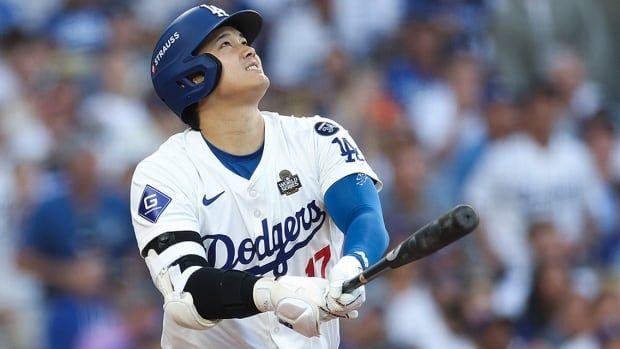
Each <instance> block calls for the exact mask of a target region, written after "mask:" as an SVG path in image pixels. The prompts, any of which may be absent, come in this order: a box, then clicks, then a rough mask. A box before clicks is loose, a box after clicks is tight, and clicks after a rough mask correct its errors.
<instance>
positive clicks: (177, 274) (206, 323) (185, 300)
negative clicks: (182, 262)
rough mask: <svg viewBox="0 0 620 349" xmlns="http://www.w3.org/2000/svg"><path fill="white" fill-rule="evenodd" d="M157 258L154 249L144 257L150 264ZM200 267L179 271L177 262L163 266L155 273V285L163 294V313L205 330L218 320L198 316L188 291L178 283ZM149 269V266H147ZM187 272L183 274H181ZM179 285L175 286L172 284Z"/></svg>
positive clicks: (176, 321) (182, 323) (197, 328)
mask: <svg viewBox="0 0 620 349" xmlns="http://www.w3.org/2000/svg"><path fill="white" fill-rule="evenodd" d="M156 258H157V253H156V252H155V251H154V250H150V251H149V252H148V255H147V257H146V258H145V260H146V264H147V265H150V264H151V263H150V262H152V261H153V260H154V259H156ZM199 268H200V267H191V268H190V269H192V270H189V269H188V270H186V271H185V272H184V273H182V272H181V268H180V267H179V265H178V264H176V265H173V266H172V267H169V268H164V269H163V270H161V271H160V272H159V273H158V274H157V275H155V280H154V281H155V286H157V288H158V289H159V291H160V292H161V293H162V295H163V296H164V313H165V314H166V316H170V317H171V318H172V320H173V321H174V322H175V323H177V324H178V325H180V326H183V327H187V328H191V329H194V330H206V329H209V328H211V327H213V326H215V325H216V324H217V322H218V321H219V320H207V319H205V318H203V317H202V316H200V314H199V313H198V310H197V309H196V306H195V305H194V299H193V297H192V295H191V293H189V292H185V291H184V290H183V287H181V286H180V284H184V283H185V282H186V280H187V278H188V277H189V276H190V275H191V274H192V273H193V272H195V271H196V270H198V269H199ZM149 269H150V266H149ZM185 273H187V274H189V275H186V276H184V275H183V274H185ZM175 284H177V285H179V286H178V287H175V286H174V285H175Z"/></svg>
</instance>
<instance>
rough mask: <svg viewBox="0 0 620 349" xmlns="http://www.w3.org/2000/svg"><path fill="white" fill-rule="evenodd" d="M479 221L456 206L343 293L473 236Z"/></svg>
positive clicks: (346, 285) (348, 284)
mask: <svg viewBox="0 0 620 349" xmlns="http://www.w3.org/2000/svg"><path fill="white" fill-rule="evenodd" d="M478 221H479V218H478V214H477V213H476V211H475V210H474V209H473V208H472V207H471V206H469V205H458V206H456V207H455V208H453V209H452V210H450V211H449V212H447V213H445V214H443V215H442V216H440V217H439V218H437V219H435V220H433V221H432V222H430V223H428V224H426V225H425V226H423V227H422V228H420V229H418V230H417V231H415V232H414V233H413V234H411V235H410V236H409V237H408V238H407V239H405V240H404V241H403V242H401V243H400V244H398V246H396V247H395V248H394V249H392V250H391V251H390V252H388V253H387V254H386V255H385V256H384V257H383V258H381V260H380V261H378V262H377V263H375V264H373V265H371V266H370V267H368V268H367V269H366V270H364V271H363V272H361V273H360V274H359V275H357V276H356V277H354V278H352V279H350V280H347V281H345V282H344V284H343V285H342V292H343V293H347V292H349V291H351V290H353V289H355V288H357V287H360V286H361V285H364V284H366V283H368V282H369V281H370V280H373V279H374V278H376V277H377V276H379V275H381V274H382V273H383V272H385V271H386V270H388V269H396V268H398V267H401V266H403V265H405V264H408V263H411V262H413V261H416V260H418V259H420V258H423V257H426V256H428V255H430V254H432V253H433V252H435V251H437V250H439V249H441V248H443V247H446V246H448V245H449V244H451V243H453V242H454V241H456V240H458V239H460V238H462V237H463V236H465V235H467V234H469V233H471V232H472V231H473V230H474V229H475V228H476V226H478Z"/></svg>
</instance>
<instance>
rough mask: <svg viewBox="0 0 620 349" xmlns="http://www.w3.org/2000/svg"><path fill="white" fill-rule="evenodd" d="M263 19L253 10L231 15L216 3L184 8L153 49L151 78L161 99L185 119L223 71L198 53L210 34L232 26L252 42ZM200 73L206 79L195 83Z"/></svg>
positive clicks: (215, 83) (213, 60) (219, 66)
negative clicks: (185, 9) (191, 108)
mask: <svg viewBox="0 0 620 349" xmlns="http://www.w3.org/2000/svg"><path fill="white" fill-rule="evenodd" d="M262 22H263V20H262V18H261V16H260V15H259V14H258V13H257V12H255V11H251V10H245V11H239V12H236V13H233V14H232V15H228V13H226V12H225V11H224V10H222V9H220V8H218V7H216V6H212V5H200V6H196V7H193V8H191V9H189V10H187V11H185V12H184V13H183V14H181V15H180V16H179V17H177V18H176V19H175V20H174V21H173V22H172V23H171V24H170V25H169V26H168V28H166V30H165V31H164V33H163V34H162V36H161V37H160V38H159V40H158V41H157V45H156V46H155V50H154V51H153V56H152V58H151V80H152V81H153V86H154V87H155V92H156V93H157V95H158V96H159V98H161V100H162V101H164V103H166V105H167V106H168V107H169V108H170V109H172V111H173V112H174V113H175V114H176V115H178V116H179V117H180V118H181V119H182V120H183V121H186V117H187V115H185V113H186V112H187V111H188V107H190V106H192V105H194V104H196V103H197V102H198V101H199V100H201V99H202V98H204V97H206V96H208V95H209V94H210V93H211V92H212V91H213V90H214V89H215V87H216V86H217V83H218V81H219V79H220V74H221V72H222V65H221V63H220V62H219V60H218V59H217V58H215V56H213V55H211V54H197V50H198V49H199V48H200V46H201V45H202V44H203V42H204V41H205V40H206V38H207V36H208V35H209V34H210V33H211V32H213V31H214V30H215V29H217V28H220V27H223V26H231V27H233V28H236V29H237V30H239V31H240V32H241V33H242V34H243V36H245V38H246V40H247V41H248V44H252V42H253V41H254V39H256V36H257V35H258V33H259V31H260V28H261V25H262ZM199 74H202V75H203V76H204V81H202V82H200V83H194V82H193V81H192V77H193V76H196V75H199ZM186 122H187V121H186Z"/></svg>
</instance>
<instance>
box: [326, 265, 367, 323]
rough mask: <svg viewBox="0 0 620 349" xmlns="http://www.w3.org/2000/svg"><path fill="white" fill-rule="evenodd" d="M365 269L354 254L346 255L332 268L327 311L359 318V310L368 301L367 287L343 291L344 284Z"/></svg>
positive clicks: (327, 295) (336, 314) (327, 296)
mask: <svg viewBox="0 0 620 349" xmlns="http://www.w3.org/2000/svg"><path fill="white" fill-rule="evenodd" d="M362 271H363V268H362V264H361V263H360V262H359V260H358V259H357V258H355V257H353V256H344V257H342V258H341V259H340V260H339V261H338V263H336V265H335V266H334V267H333V268H332V270H330V272H329V275H328V278H329V292H328V293H327V294H326V295H325V304H326V309H325V310H326V311H327V312H329V313H331V314H333V315H335V316H338V317H343V318H357V315H358V314H357V310H356V309H358V308H359V307H361V306H362V304H363V303H364V302H365V301H366V289H365V288H364V286H363V285H362V286H360V287H358V288H356V289H354V290H352V291H351V292H350V293H342V284H343V283H344V282H345V281H347V280H349V279H351V278H353V277H355V276H357V275H358V274H359V273H361V272H362Z"/></svg>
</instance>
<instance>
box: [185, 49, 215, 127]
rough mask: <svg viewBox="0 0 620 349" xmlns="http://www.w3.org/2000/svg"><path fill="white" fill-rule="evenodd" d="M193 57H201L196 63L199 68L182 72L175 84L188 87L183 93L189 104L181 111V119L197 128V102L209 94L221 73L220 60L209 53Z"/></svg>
mask: <svg viewBox="0 0 620 349" xmlns="http://www.w3.org/2000/svg"><path fill="white" fill-rule="evenodd" d="M195 59H201V60H203V62H202V63H201V64H200V65H198V66H197V67H198V68H199V69H196V70H193V71H192V72H191V73H188V74H184V75H183V76H182V77H181V78H179V79H177V80H176V85H177V86H178V87H179V88H182V89H188V92H189V93H187V94H186V95H185V98H186V100H187V102H189V103H191V104H189V105H188V106H187V107H186V108H185V109H183V111H182V113H181V120H183V122H185V123H186V124H188V125H190V126H191V127H192V128H193V129H196V130H197V129H199V128H198V126H197V125H198V124H199V120H198V112H197V106H198V102H199V101H200V100H201V99H203V98H205V97H206V96H208V95H209V94H211V92H213V90H215V88H216V87H217V85H218V83H219V82H220V77H221V75H222V62H220V60H219V59H217V57H215V56H214V55H212V54H210V53H203V54H200V55H199V56H196V57H195Z"/></svg>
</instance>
